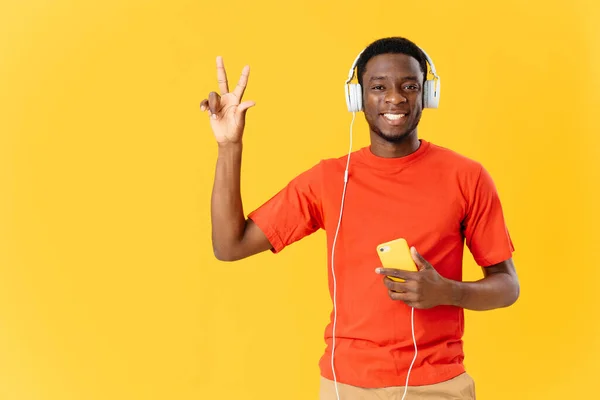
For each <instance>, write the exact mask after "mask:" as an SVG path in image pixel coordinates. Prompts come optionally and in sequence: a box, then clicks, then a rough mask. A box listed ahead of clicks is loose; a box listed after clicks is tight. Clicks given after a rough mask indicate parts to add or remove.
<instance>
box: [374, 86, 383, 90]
mask: <svg viewBox="0 0 600 400" xmlns="http://www.w3.org/2000/svg"><path fill="white" fill-rule="evenodd" d="M372 89H373V90H382V89H383V86H381V85H377V86H373V87H372Z"/></svg>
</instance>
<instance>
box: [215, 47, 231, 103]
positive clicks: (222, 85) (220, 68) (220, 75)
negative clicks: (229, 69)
mask: <svg viewBox="0 0 600 400" xmlns="http://www.w3.org/2000/svg"><path fill="white" fill-rule="evenodd" d="M217 82H218V83H219V92H221V94H225V93H229V84H228V83H227V73H226V72H225V63H223V57H221V56H218V57H217Z"/></svg>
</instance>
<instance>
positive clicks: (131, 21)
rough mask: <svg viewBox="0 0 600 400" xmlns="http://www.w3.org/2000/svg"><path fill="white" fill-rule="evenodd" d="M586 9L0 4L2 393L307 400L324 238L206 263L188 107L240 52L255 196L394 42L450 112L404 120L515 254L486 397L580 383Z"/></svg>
mask: <svg viewBox="0 0 600 400" xmlns="http://www.w3.org/2000/svg"><path fill="white" fill-rule="evenodd" d="M599 20H600V7H599V6H598V3H597V2H595V1H593V0H589V1H584V0H570V1H517V0H505V1H492V2H481V1H477V0H463V1H421V2H412V3H406V2H390V1H377V0H375V1H356V0H352V1H349V0H344V1H328V2H326V1H324V2H322V1H321V0H306V1H299V2H295V3H288V2H278V1H270V2H269V1H264V0H263V1H256V2H252V1H240V0H230V1H227V2H218V1H211V2H209V1H184V0H177V1H175V0H172V1H168V2H167V1H141V0H136V1H126V2H122V1H116V0H110V1H103V2H89V1H83V0H80V1H75V0H72V1H68V0H56V1H41V0H35V1H33V0H32V1H17V0H12V1H11V0H3V1H2V3H1V5H0V190H1V192H0V399H2V400H4V399H6V400H59V399H60V400H82V399H86V400H97V399H102V400H106V399H144V400H154V399H161V400H163V399H165V400H166V399H180V400H190V399H238V398H243V399H246V400H251V399H276V398H277V399H281V398H286V399H288V400H292V399H316V398H317V391H318V387H317V385H318V369H317V361H318V358H319V357H320V355H321V352H322V350H323V346H324V344H323V339H322V335H323V329H324V327H325V323H326V322H327V319H328V315H329V312H330V307H331V303H330V300H329V298H328V295H327V291H326V281H325V279H326V268H325V262H326V253H325V248H324V234H323V232H319V233H317V234H315V235H313V236H311V237H309V238H307V239H305V240H303V241H301V242H299V243H297V244H295V245H294V246H291V247H290V248H288V249H286V250H285V251H284V252H283V253H282V254H280V255H278V256H274V255H271V254H269V253H264V254H261V255H258V256H256V257H253V258H251V259H247V260H244V261H240V262H238V263H235V264H226V263H219V262H217V261H216V260H215V259H214V257H213V255H212V249H211V243H210V219H209V217H210V193H211V189H212V179H213V172H214V165H215V156H216V147H215V143H214V139H213V137H212V133H211V131H210V129H209V125H208V121H207V119H206V116H205V115H204V114H201V113H200V112H199V110H198V104H199V102H200V100H201V99H202V98H203V97H204V96H206V94H207V93H208V92H209V91H211V90H214V89H216V77H215V70H214V59H215V56H217V55H222V56H224V59H225V63H226V66H227V68H228V71H229V73H230V77H231V78H232V80H234V81H235V80H237V77H238V74H239V72H240V71H241V68H242V67H243V66H244V65H245V64H249V65H250V66H251V68H252V71H251V77H250V84H249V87H248V90H247V92H246V99H252V100H255V101H256V102H257V106H256V107H255V108H253V109H251V110H250V111H249V112H248V126H247V131H246V135H245V153H244V167H243V177H242V180H243V188H242V189H243V198H244V205H245V210H246V212H248V211H250V210H251V209H253V208H254V207H256V206H258V205H259V204H261V203H262V202H263V201H264V200H266V199H267V198H268V197H270V196H271V195H272V194H273V193H275V192H276V191H277V190H279V189H280V188H281V187H282V186H283V185H284V184H286V183H287V181H288V180H290V179H291V178H292V177H294V176H295V175H296V174H297V173H299V172H300V171H302V170H304V169H306V168H308V167H309V166H311V165H313V164H314V163H315V162H317V161H318V160H319V159H320V158H323V157H330V156H339V155H343V154H344V152H345V151H346V149H347V145H348V127H349V122H350V119H351V114H349V113H348V112H347V111H346V109H345V107H346V106H345V102H344V98H343V86H342V85H343V82H344V81H345V79H346V74H347V72H348V69H349V67H350V64H351V62H352V60H353V59H354V57H355V56H356V55H357V53H358V52H359V51H360V50H362V48H363V47H364V46H365V45H367V44H368V43H370V42H371V41H372V40H375V39H377V38H379V37H382V36H388V35H403V36H406V37H408V38H410V39H413V40H415V41H416V42H417V43H418V44H419V45H421V46H422V47H423V48H424V49H426V51H427V52H428V53H429V54H430V55H431V57H432V58H433V60H434V62H435V64H436V67H437V69H438V72H439V74H440V76H441V77H442V91H441V103H440V109H438V110H426V111H425V113H424V116H423V120H422V125H421V128H420V136H421V137H423V138H426V139H428V140H430V141H433V142H435V143H438V144H441V145H444V146H447V147H451V148H453V149H454V150H457V151H459V152H461V153H463V154H465V155H467V156H470V157H472V158H475V159H477V160H479V161H482V162H483V163H484V165H485V166H486V167H487V168H488V170H489V171H490V172H491V174H492V176H493V177H494V179H495V181H496V184H497V186H498V189H499V191H500V194H501V197H502V200H503V204H504V207H505V212H506V217H507V220H508V223H509V226H510V230H511V233H512V236H513V239H514V242H515V245H516V248H517V252H516V254H515V261H516V265H517V268H518V271H519V274H520V278H521V284H522V296H521V298H520V300H519V301H518V303H517V304H516V305H514V306H513V307H511V308H509V309H504V310H497V311H492V312H485V313H474V312H468V313H467V327H466V330H467V332H466V336H465V340H466V351H467V358H466V364H467V368H468V369H469V371H470V373H471V374H472V375H473V376H474V378H475V379H476V381H477V391H478V398H481V399H485V400H495V399H498V400H499V399H507V398H510V399H545V400H551V399H563V398H589V397H586V395H584V393H586V392H587V391H591V392H592V393H595V392H597V390H596V388H597V381H596V380H595V379H596V369H597V359H598V358H599V357H600V346H599V342H600V341H599V340H598V339H597V338H598V337H599V336H600V324H599V323H598V311H597V310H598V305H599V302H598V300H597V298H598V297H597V293H598V282H599V279H598V278H599V273H598V270H599V266H598V260H597V254H598V251H597V250H598V243H599V241H600V235H599V233H598V232H599V230H598V227H599V226H600V214H599V211H598V205H599V204H600V196H599V194H598V182H600V166H599V161H598V160H599V158H600V150H599V149H600V139H599V137H598V124H597V123H596V118H597V117H598V112H597V108H598V104H599V101H600V97H599V95H598V93H599V91H600V78H599V76H598V71H599V70H600V55H599V52H598V50H597V49H598V47H599V46H600V32H598V29H597V28H595V26H594V25H597V23H598V21H599ZM357 121H358V122H357V124H356V130H355V146H354V148H355V149H356V148H358V147H362V146H364V145H367V144H368V137H367V131H366V124H365V123H364V121H363V116H362V114H359V115H358V117H357ZM466 259H467V263H466V267H465V268H466V271H467V272H466V277H467V278H468V279H477V278H479V277H480V276H481V272H480V270H479V268H478V267H476V266H475V264H474V263H473V262H472V259H471V257H470V255H469V254H468V253H467V257H466Z"/></svg>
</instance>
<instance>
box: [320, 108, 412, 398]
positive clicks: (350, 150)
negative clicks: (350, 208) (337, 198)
mask: <svg viewBox="0 0 600 400" xmlns="http://www.w3.org/2000/svg"><path fill="white" fill-rule="evenodd" d="M355 118H356V113H355V112H353V113H352V122H351V123H350V148H349V149H348V158H347V161H346V170H345V171H344V189H343V190H342V201H341V203H340V216H339V219H338V224H337V228H336V231H335V236H334V238H333V244H332V248H331V275H332V278H333V334H332V347H331V372H332V373H333V381H334V384H335V393H336V397H337V400H340V392H339V389H338V383H337V375H336V373H335V365H334V357H335V329H336V327H337V280H336V278H335V263H334V261H335V245H336V243H337V238H338V234H339V231H340V225H341V223H342V215H343V210H344V200H345V198H346V186H347V184H348V169H349V166H350V154H351V153H352V136H353V135H352V128H353V126H354V120H355ZM410 326H411V332H412V339H413V344H414V347H415V355H414V357H413V360H412V362H411V363H410V367H409V368H408V373H407V375H406V384H405V385H404V395H403V396H402V400H404V398H405V397H406V393H407V391H408V379H409V378H410V372H411V371H412V367H413V365H414V363H415V361H416V359H417V352H418V350H417V339H416V337H415V309H414V307H412V308H411V310H410Z"/></svg>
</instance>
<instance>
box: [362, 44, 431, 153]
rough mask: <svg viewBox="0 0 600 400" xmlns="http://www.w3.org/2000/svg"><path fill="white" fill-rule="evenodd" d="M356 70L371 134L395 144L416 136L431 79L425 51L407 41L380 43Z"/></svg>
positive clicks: (373, 45) (371, 47)
mask: <svg viewBox="0 0 600 400" xmlns="http://www.w3.org/2000/svg"><path fill="white" fill-rule="evenodd" d="M356 68H357V77H358V82H359V83H360V85H361V87H362V93H363V110H364V113H365V118H366V120H367V123H368V124H369V128H370V130H371V133H372V134H375V135H377V136H379V137H380V138H382V139H384V140H385V141H387V142H391V143H399V142H402V141H404V140H405V139H406V138H407V137H409V136H411V135H413V134H415V132H416V127H417V125H418V124H419V120H420V119H421V112H422V110H423V88H424V84H425V80H426V79H427V59H426V57H425V55H424V54H423V52H422V51H421V49H419V47H418V46H417V45H416V44H414V43H413V42H411V41H410V40H407V39H404V38H399V37H392V38H385V39H380V40H377V41H375V42H373V43H371V44H370V45H369V46H368V47H367V48H366V49H365V50H364V51H363V53H362V54H361V56H360V57H359V59H358V61H357V64H356Z"/></svg>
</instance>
